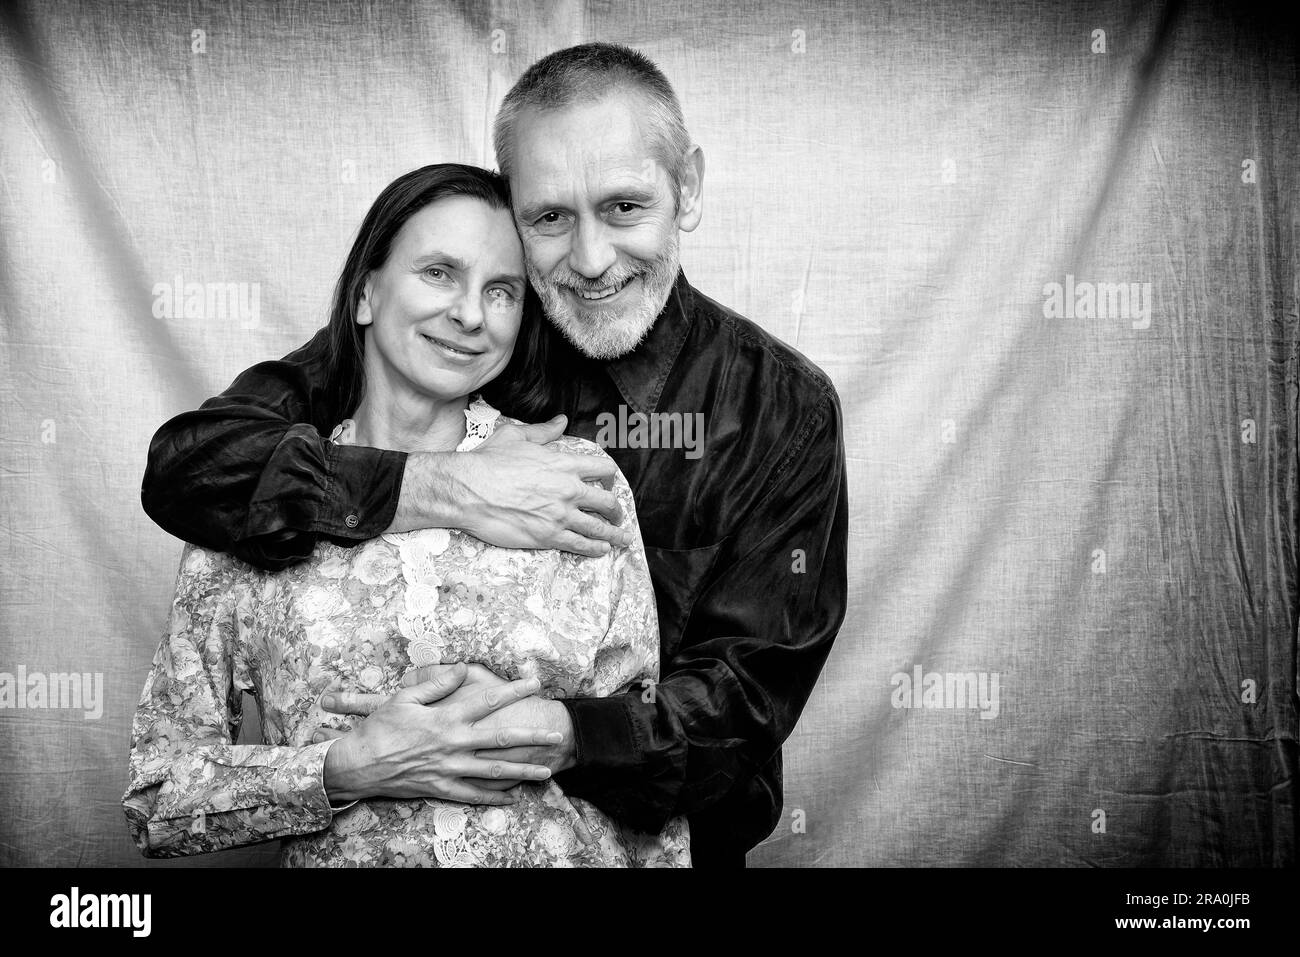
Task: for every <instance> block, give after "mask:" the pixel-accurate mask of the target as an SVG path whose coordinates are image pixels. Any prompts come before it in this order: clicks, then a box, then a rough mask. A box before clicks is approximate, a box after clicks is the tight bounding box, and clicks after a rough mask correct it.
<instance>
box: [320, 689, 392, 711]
mask: <svg viewBox="0 0 1300 957" xmlns="http://www.w3.org/2000/svg"><path fill="white" fill-rule="evenodd" d="M387 700H388V695H386V694H359V693H357V692H355V691H330V692H328V693H326V694H324V695H322V696H321V699H320V706H321V709H322V710H324V711H329V712H331V713H333V714H362V715H368V714H374V712H375V710H376V709H377V708H378V707H379V706H380V705H381V704H383V703H384V702H385V701H387Z"/></svg>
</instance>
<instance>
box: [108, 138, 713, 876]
mask: <svg viewBox="0 0 1300 957" xmlns="http://www.w3.org/2000/svg"><path fill="white" fill-rule="evenodd" d="M524 276H525V272H524V262H523V249H522V246H521V244H520V241H519V238H518V236H517V234H516V233H515V230H514V224H513V220H512V218H511V215H510V208H509V199H508V194H507V192H506V185H505V182H504V180H503V179H502V178H500V177H499V176H497V175H495V174H492V173H488V172H486V171H483V170H479V169H475V168H473V167H467V166H459V165H455V164H446V165H441V166H429V167H425V168H423V169H420V170H416V171H414V172H412V173H408V174H407V175H405V176H403V177H401V178H399V179H398V180H396V181H395V182H393V183H392V184H390V185H389V186H388V187H387V188H386V189H385V190H384V191H383V193H382V194H381V195H380V196H379V198H378V199H377V200H376V201H375V204H374V206H373V207H372V208H371V209H370V212H369V213H368V214H367V216H366V219H365V221H364V222H363V223H362V226H361V229H360V231H359V234H358V236H357V240H356V242H355V243H354V245H353V248H352V251H351V253H350V254H349V256H348V259H347V263H346V265H345V266H344V269H343V273H342V275H341V277H340V279H339V283H338V287H337V289H336V291H335V296H334V304H333V309H332V311H331V315H330V342H331V356H330V368H331V372H332V381H333V383H335V385H336V387H337V389H338V390H339V395H340V404H339V408H340V409H341V410H343V411H344V413H345V414H349V413H350V415H349V418H348V419H347V420H345V421H344V422H341V423H340V425H339V428H337V429H336V430H335V434H334V436H333V439H334V440H335V441H336V442H338V443H355V444H364V445H371V446H374V447H377V448H390V449H394V450H398V451H407V452H415V451H447V450H452V449H457V450H462V451H464V450H468V449H470V448H473V447H474V446H475V445H477V444H479V443H481V442H483V441H484V440H485V439H486V438H487V437H488V436H490V435H491V433H492V430H493V428H494V426H495V423H496V421H497V418H498V413H497V411H496V409H495V408H494V407H493V406H492V405H490V404H489V403H488V402H486V401H484V400H483V399H482V398H481V397H478V396H476V393H477V392H479V390H482V389H483V388H484V387H485V386H488V384H489V383H491V386H490V388H491V392H490V394H491V395H492V396H493V397H494V398H496V399H497V401H498V402H500V403H509V404H508V406H507V407H509V408H512V409H518V410H521V411H537V410H539V409H540V407H541V406H542V405H544V404H545V402H546V395H547V389H546V380H545V378H544V376H543V375H542V373H543V372H544V371H545V370H544V368H543V365H544V353H545V348H544V344H545V337H546V330H545V329H544V328H543V325H542V322H543V321H542V319H541V318H540V317H539V316H538V315H537V312H536V310H535V309H532V308H526V307H525V301H526V299H529V297H530V296H531V293H530V292H529V290H528V287H527V283H526V281H525V279H524ZM528 304H529V305H530V306H531V300H529V303H528ZM558 444H561V445H563V446H564V447H565V448H566V449H569V450H577V451H584V452H587V453H588V454H593V455H603V454H604V453H603V452H601V451H600V450H599V449H598V448H596V447H595V446H594V445H592V444H591V443H588V442H584V441H582V440H580V439H575V438H571V437H565V438H563V439H561V440H560V443H558ZM614 492H615V494H616V495H617V496H618V498H619V500H620V503H621V504H622V506H623V509H624V512H625V513H626V515H627V516H628V518H627V520H626V521H627V522H628V523H630V528H631V530H632V531H633V532H636V524H635V523H636V519H635V512H634V508H633V502H632V497H631V491H630V489H629V488H628V485H627V482H626V480H624V479H623V477H622V476H621V475H620V476H619V477H618V481H617V483H616V484H615V487H614ZM658 658H659V648H658V632H657V625H656V617H655V608H654V596H653V590H652V586H651V583H650V578H649V573H648V571H647V568H646V563H645V555H644V549H643V547H642V544H641V541H640V536H639V534H636V535H635V541H634V543H633V544H632V545H631V546H630V547H628V548H623V549H615V550H613V551H611V552H610V553H609V554H606V555H604V556H602V557H600V558H582V557H579V556H575V555H571V554H567V553H561V552H558V551H527V550H511V549H503V548H497V547H494V546H489V545H486V544H484V543H483V542H480V541H478V540H477V539H474V538H472V537H470V536H468V535H465V534H463V533H461V532H458V531H447V530H444V529H425V530H420V531H415V532H405V533H400V534H386V535H383V536H381V538H378V539H374V540H371V541H369V542H366V543H363V544H361V545H359V546H356V547H354V548H342V547H339V546H337V545H334V544H332V543H328V542H322V543H321V544H318V545H317V546H316V548H315V551H314V552H313V554H312V555H311V557H310V558H309V559H308V560H307V561H306V562H304V563H303V564H300V565H297V566H294V567H292V568H290V569H287V570H285V571H281V572H273V573H271V572H264V571H261V570H258V569H256V568H253V567H252V566H249V565H246V564H244V563H242V562H240V561H238V560H237V559H234V558H231V557H230V556H228V555H225V554H221V553H216V552H210V551H207V550H205V549H202V548H198V547H195V546H187V547H186V549H185V552H184V554H183V556H182V559H181V570H180V574H179V577H178V580H177V586H176V597H175V600H174V602H173V606H172V612H171V619H170V627H169V629H168V634H167V635H166V636H165V637H164V638H163V640H162V643H161V645H160V646H159V649H158V653H157V655H156V656H155V658H154V666H153V671H152V673H151V674H150V676H149V679H148V681H147V682H146V684H145V689H144V692H143V694H142V696H141V699H140V705H139V708H138V709H137V712H136V717H135V723H134V726H133V731H132V744H131V762H130V786H129V788H128V790H127V792H126V794H125V796H124V798H123V803H124V806H125V808H126V815H127V819H128V821H129V823H130V826H131V829H132V833H133V836H134V838H135V840H136V843H137V845H138V846H139V847H140V848H141V850H142V851H143V852H144V853H145V854H146V855H147V856H151V857H171V856H178V855H184V854H193V853H202V852H205V851H211V850H219V849H223V848H228V847H233V846H236V845H240V844H248V843H253V842H257V841H263V840H268V839H272V838H283V839H284V842H283V850H282V863H284V864H285V865H287V866H349V865H351V866H356V865H406V866H479V865H484V866H510V865H540V866H573V865H612V866H623V865H634V866H637V865H656V866H664V865H668V866H683V865H688V864H689V850H688V846H689V838H688V834H687V828H686V822H685V819H684V818H681V819H676V820H673V821H671V822H669V824H668V825H667V826H666V827H665V829H664V831H663V832H662V833H661V834H642V833H638V832H634V831H632V830H630V829H628V828H625V827H623V826H621V825H619V824H618V823H617V822H615V821H613V820H611V819H610V818H609V817H607V816H606V815H605V814H603V813H602V812H601V811H599V810H598V809H597V808H595V807H594V806H593V805H591V804H589V803H588V802H586V801H583V800H581V799H578V798H573V799H570V798H568V797H567V796H566V795H565V794H564V793H563V792H562V791H561V790H560V788H559V787H558V786H557V785H556V784H555V783H554V782H552V781H538V782H537V783H525V784H522V785H519V786H518V787H517V788H515V789H513V790H512V791H511V792H509V796H501V792H495V791H494V792H485V793H491V794H493V795H496V796H497V799H499V800H501V801H503V802H510V803H503V804H500V805H495V806H480V805H476V804H463V803H456V802H454V801H451V800H443V799H437V798H433V797H424V798H420V799H411V798H409V797H400V796H394V792H396V794H397V795H402V794H409V793H410V787H409V783H410V782H406V785H407V786H404V787H397V786H394V785H391V784H390V785H386V788H387V790H386V791H385V792H384V793H381V794H371V793H369V792H359V793H366V797H364V799H362V800H359V801H355V802H353V803H352V804H349V805H346V806H344V807H337V806H335V805H337V804H338V803H339V801H338V800H332V799H336V798H339V797H340V793H339V792H338V791H337V790H334V791H331V782H330V780H329V776H330V775H329V764H328V763H327V756H328V752H329V749H330V748H331V747H332V746H334V745H336V743H337V742H338V741H339V740H341V739H330V740H327V741H324V742H321V743H312V740H313V735H314V734H315V732H316V731H317V729H318V728H320V727H321V726H324V725H328V726H332V727H335V728H339V727H343V728H346V727H347V725H346V723H343V724H340V722H341V721H342V719H340V718H338V717H337V716H334V715H329V714H326V713H325V712H324V711H322V709H321V707H320V703H319V702H320V698H321V696H322V694H323V693H324V692H326V691H330V690H334V689H346V690H349V691H361V692H372V693H380V694H389V693H392V692H394V691H397V690H398V689H399V688H400V686H401V679H402V676H403V674H404V673H406V672H407V671H409V670H410V669H412V668H413V667H417V666H419V665H424V664H429V663H434V662H439V661H444V662H474V663H477V664H480V665H482V666H485V667H486V668H487V669H489V670H490V671H492V672H494V673H496V674H497V675H500V676H501V677H503V678H506V679H511V680H513V681H514V682H515V684H514V685H513V686H512V690H513V691H514V692H515V693H517V694H529V693H533V692H534V691H535V690H536V689H537V688H538V687H539V686H540V689H541V691H540V693H541V694H543V695H545V696H550V697H557V696H563V695H571V696H574V695H581V696H604V695H609V694H613V693H615V692H618V691H620V690H624V689H626V688H627V687H629V686H631V685H633V684H635V683H638V682H642V681H645V680H646V679H651V680H653V679H654V678H655V677H656V675H657V668H658ZM244 692H250V693H252V694H253V695H254V696H255V697H256V698H257V700H258V703H259V707H260V710H261V715H262V728H263V735H264V738H265V740H266V742H267V743H266V744H265V745H236V744H234V743H233V742H234V740H235V737H236V733H237V730H238V725H239V721H240V717H241V715H240V711H239V703H240V701H241V698H242V694H243V693H244ZM485 734H486V732H485ZM492 740H493V741H495V742H496V744H501V742H500V741H496V739H495V738H493V739H492ZM525 743H535V742H531V741H529V742H525V741H524V740H523V739H522V738H521V739H518V740H514V739H512V740H510V741H509V742H507V744H508V745H509V746H515V745H519V744H525ZM479 746H480V745H478V744H475V745H474V747H479ZM481 746H482V747H484V748H487V747H492V746H494V745H493V744H489V743H488V740H487V739H485V741H484V743H483V744H482V745H481ZM502 746H505V745H502ZM481 763H482V765H484V766H485V767H486V766H487V765H488V763H489V762H487V761H483V762H481ZM529 773H530V769H529V768H528V766H524V765H511V764H506V765H505V768H504V775H503V776H504V777H505V778H509V779H513V778H514V777H524V776H526V775H529ZM543 773H544V771H543ZM476 776H477V772H473V771H470V772H467V777H476ZM482 776H483V777H485V778H486V777H487V776H488V773H487V772H486V771H483V772H482ZM348 796H349V795H348V794H344V795H342V797H344V798H346V797H348Z"/></svg>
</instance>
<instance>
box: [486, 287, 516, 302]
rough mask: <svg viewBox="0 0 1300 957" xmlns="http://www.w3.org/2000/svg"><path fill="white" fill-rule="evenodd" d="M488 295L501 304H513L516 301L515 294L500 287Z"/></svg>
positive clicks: (493, 288) (490, 290)
mask: <svg viewBox="0 0 1300 957" xmlns="http://www.w3.org/2000/svg"><path fill="white" fill-rule="evenodd" d="M488 295H489V296H490V297H491V298H493V299H496V300H497V301H499V302H505V303H511V302H514V301H515V294H514V293H513V292H511V291H510V290H509V289H503V288H501V287H500V286H494V287H492V288H491V289H489V290H488Z"/></svg>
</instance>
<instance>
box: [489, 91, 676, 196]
mask: <svg viewBox="0 0 1300 957" xmlns="http://www.w3.org/2000/svg"><path fill="white" fill-rule="evenodd" d="M644 105H645V104H644V101H643V100H641V99H640V98H639V97H628V96H622V95H617V94H616V95H611V96H608V97H604V98H602V99H601V100H598V101H596V102H586V103H578V104H573V105H571V106H567V107H563V108H560V109H553V110H527V111H524V113H522V114H521V116H520V118H519V123H518V126H517V127H516V130H517V132H516V140H515V144H514V146H515V150H514V167H513V169H512V174H513V175H512V177H511V179H512V183H511V186H512V188H513V189H514V190H515V191H516V193H517V195H518V198H519V199H521V200H528V201H531V200H532V199H535V198H537V197H536V194H537V193H539V192H549V191H554V190H569V189H572V188H573V187H575V186H579V185H581V186H583V187H585V188H587V189H591V188H594V187H599V188H614V189H617V188H631V187H636V186H640V187H642V188H649V189H653V188H655V187H656V186H657V185H659V184H660V182H661V174H662V173H663V170H662V164H661V163H660V162H659V157H658V156H657V155H656V153H655V150H654V149H653V145H654V143H653V139H652V137H651V136H649V135H647V130H646V124H644V123H642V122H640V121H639V119H638V116H637V113H636V110H637V108H638V107H639V108H642V109H643V108H644Z"/></svg>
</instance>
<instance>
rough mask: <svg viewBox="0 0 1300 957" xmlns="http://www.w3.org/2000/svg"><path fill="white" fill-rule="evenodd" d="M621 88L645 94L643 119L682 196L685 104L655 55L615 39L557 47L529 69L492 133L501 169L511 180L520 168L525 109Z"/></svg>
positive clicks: (688, 142) (550, 106) (563, 104)
mask: <svg viewBox="0 0 1300 957" xmlns="http://www.w3.org/2000/svg"><path fill="white" fill-rule="evenodd" d="M617 90H630V91H633V92H636V93H639V94H641V95H642V97H644V99H645V102H646V106H647V110H646V113H645V115H644V117H642V118H641V119H642V121H643V122H644V123H645V124H646V125H647V126H648V127H649V129H650V131H651V137H652V140H653V146H652V149H654V150H655V151H656V153H657V154H658V159H659V161H660V162H661V163H662V164H663V165H664V166H665V167H666V169H667V170H668V175H669V177H670V178H671V179H672V183H673V194H674V197H673V198H674V199H676V198H677V195H676V194H677V191H678V189H679V188H680V187H681V182H682V175H683V172H684V170H685V164H686V154H687V152H688V151H689V150H690V148H691V137H690V134H689V133H687V132H686V122H685V120H683V119H682V108H681V104H680V103H678V102H677V94H676V93H674V92H673V88H672V85H671V84H670V83H669V82H668V78H667V77H665V76H664V75H663V73H662V72H660V70H659V68H658V67H657V66H655V65H654V63H653V62H652V61H651V60H650V58H649V57H647V56H645V55H644V54H642V53H638V52H637V51H636V50H633V49H632V48H631V47H625V46H620V45H618V44H615V43H584V44H582V45H580V46H576V47H568V48H567V49H564V50H557V51H556V52H555V53H552V54H550V55H548V56H544V57H542V59H540V60H538V61H537V62H536V63H534V64H533V65H532V66H530V67H529V68H528V69H527V70H526V71H525V72H524V75H523V76H521V77H520V78H519V80H518V81H517V82H516V83H515V85H514V86H512V87H511V88H510V92H509V93H507V94H506V98H505V99H504V100H503V101H502V103H501V109H500V110H499V111H498V112H497V118H496V124H495V128H494V129H493V133H492V145H493V147H494V148H495V149H496V154H497V164H498V166H499V167H500V169H501V172H502V173H503V174H505V176H506V178H507V179H509V178H510V175H511V172H512V170H513V168H514V131H515V124H516V122H517V121H518V119H519V114H520V112H521V111H523V110H525V109H537V110H558V109H562V108H564V107H566V106H570V105H572V104H574V103H584V102H585V103H590V102H594V101H596V100H599V99H600V98H601V97H603V96H606V95H608V94H609V93H612V92H615V91H617Z"/></svg>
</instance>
